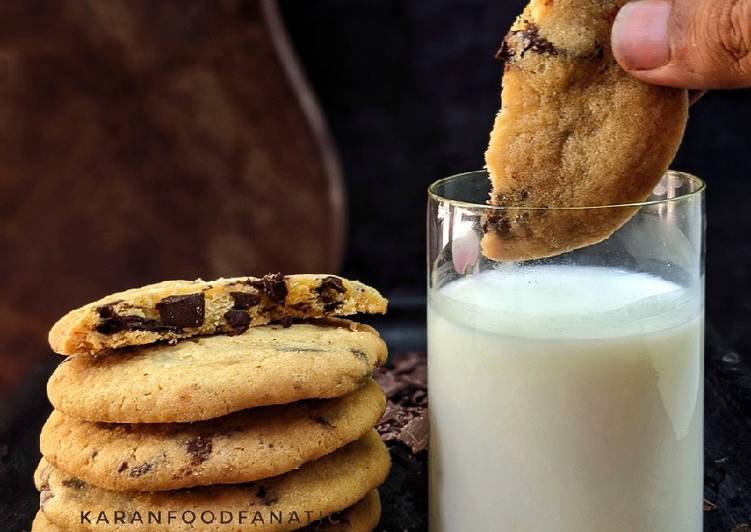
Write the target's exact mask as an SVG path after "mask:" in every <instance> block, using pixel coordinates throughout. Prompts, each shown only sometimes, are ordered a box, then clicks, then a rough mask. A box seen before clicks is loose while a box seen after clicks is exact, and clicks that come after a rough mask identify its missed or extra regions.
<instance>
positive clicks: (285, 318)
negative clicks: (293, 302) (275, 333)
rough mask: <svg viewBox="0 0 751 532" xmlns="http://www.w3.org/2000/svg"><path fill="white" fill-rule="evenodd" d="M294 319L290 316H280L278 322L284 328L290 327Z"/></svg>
mask: <svg viewBox="0 0 751 532" xmlns="http://www.w3.org/2000/svg"><path fill="white" fill-rule="evenodd" d="M294 321H295V319H294V318H293V317H292V316H282V318H281V319H280V320H279V323H281V324H282V327H284V328H285V329H288V328H290V327H292V323H294Z"/></svg>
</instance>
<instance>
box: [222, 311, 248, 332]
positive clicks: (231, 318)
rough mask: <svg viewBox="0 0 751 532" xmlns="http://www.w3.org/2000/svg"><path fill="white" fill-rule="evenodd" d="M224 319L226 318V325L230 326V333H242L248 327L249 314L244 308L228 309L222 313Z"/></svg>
mask: <svg viewBox="0 0 751 532" xmlns="http://www.w3.org/2000/svg"><path fill="white" fill-rule="evenodd" d="M224 319H225V320H227V325H229V326H230V327H232V333H231V334H241V333H244V332H245V331H247V330H248V327H250V314H248V313H247V312H246V311H244V310H234V309H230V310H228V311H227V312H225V313H224Z"/></svg>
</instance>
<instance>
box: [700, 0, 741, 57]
mask: <svg viewBox="0 0 751 532" xmlns="http://www.w3.org/2000/svg"><path fill="white" fill-rule="evenodd" d="M710 3H711V4H712V5H714V6H715V7H714V9H715V12H714V13H713V16H712V18H711V20H713V21H715V22H714V24H713V25H714V32H715V35H713V37H714V38H715V42H717V43H718V44H719V45H720V47H721V48H720V52H721V53H722V54H723V55H724V56H725V57H726V58H727V60H729V61H730V62H731V63H732V64H735V65H738V64H740V63H742V62H745V61H747V60H748V59H749V54H751V0H730V1H725V2H718V1H717V0H711V2H710Z"/></svg>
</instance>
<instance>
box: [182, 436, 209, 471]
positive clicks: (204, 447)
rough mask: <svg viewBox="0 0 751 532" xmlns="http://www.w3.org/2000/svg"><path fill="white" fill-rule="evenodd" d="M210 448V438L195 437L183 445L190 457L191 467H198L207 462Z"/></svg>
mask: <svg viewBox="0 0 751 532" xmlns="http://www.w3.org/2000/svg"><path fill="white" fill-rule="evenodd" d="M212 447H213V446H212V443H211V438H204V437H203V436H196V437H195V438H191V439H189V440H188V442H187V443H186V444H185V449H186V450H187V451H188V454H189V455H190V463H191V464H192V465H199V464H201V463H203V462H205V461H206V460H208V458H209V455H210V454H211V451H212Z"/></svg>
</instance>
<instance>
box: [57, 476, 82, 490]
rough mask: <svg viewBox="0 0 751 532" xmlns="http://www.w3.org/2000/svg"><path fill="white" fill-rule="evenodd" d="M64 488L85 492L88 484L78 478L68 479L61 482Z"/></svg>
mask: <svg viewBox="0 0 751 532" xmlns="http://www.w3.org/2000/svg"><path fill="white" fill-rule="evenodd" d="M61 484H62V485H63V486H67V487H68V488H73V489H76V490H85V489H86V483H85V482H84V481H83V480H79V479H77V478H66V479H65V480H63V481H62V482H61Z"/></svg>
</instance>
